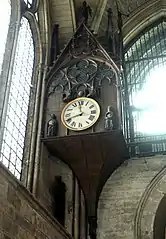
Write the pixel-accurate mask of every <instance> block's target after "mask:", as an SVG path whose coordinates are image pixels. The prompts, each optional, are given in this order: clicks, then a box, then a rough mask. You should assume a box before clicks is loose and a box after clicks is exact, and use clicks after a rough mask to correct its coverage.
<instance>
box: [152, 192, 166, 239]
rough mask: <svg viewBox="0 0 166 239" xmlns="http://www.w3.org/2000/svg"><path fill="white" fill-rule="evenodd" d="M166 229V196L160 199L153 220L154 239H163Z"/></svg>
mask: <svg viewBox="0 0 166 239" xmlns="http://www.w3.org/2000/svg"><path fill="white" fill-rule="evenodd" d="M165 228H166V195H165V196H164V197H163V198H162V200H161V202H160V204H159V206H158V209H157V212H156V216H155V220H154V228H153V230H154V237H153V238H154V239H165Z"/></svg>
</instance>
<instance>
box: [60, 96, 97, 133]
mask: <svg viewBox="0 0 166 239" xmlns="http://www.w3.org/2000/svg"><path fill="white" fill-rule="evenodd" d="M99 116H100V107H99V105H98V103H97V102H96V101H95V100H93V99H91V98H87V97H80V98H77V99H75V100H73V101H71V102H69V103H68V104H67V105H66V106H65V108H64V109H63V111H62V114H61V120H62V123H63V124H64V125H65V127H67V128H68V129H71V130H74V131H80V130H85V129H87V128H89V127H91V126H92V125H93V124H94V123H95V122H96V121H97V120H98V118H99Z"/></svg>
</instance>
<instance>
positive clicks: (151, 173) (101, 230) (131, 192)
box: [98, 156, 166, 239]
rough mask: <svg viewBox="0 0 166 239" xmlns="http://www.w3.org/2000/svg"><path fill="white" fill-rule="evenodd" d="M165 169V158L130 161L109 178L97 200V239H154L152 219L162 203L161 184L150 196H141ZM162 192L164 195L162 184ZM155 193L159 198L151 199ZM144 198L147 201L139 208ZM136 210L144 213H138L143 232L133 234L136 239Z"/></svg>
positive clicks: (156, 186)
mask: <svg viewBox="0 0 166 239" xmlns="http://www.w3.org/2000/svg"><path fill="white" fill-rule="evenodd" d="M165 165H166V156H157V157H149V158H136V159H132V160H131V159H130V160H128V161H126V162H125V163H124V164H123V165H122V166H120V167H119V168H118V169H117V170H116V171H115V172H114V173H113V174H112V176H111V177H110V178H109V179H108V181H107V182H106V184H105V186H104V188H103V191H102V193H101V196H100V200H99V205H98V239H101V238H102V239H109V238H112V239H121V238H123V239H133V238H141V239H145V238H146V239H147V238H149V239H152V238H153V233H152V231H153V220H152V219H153V218H154V215H155V210H156V209H157V205H159V202H160V200H161V194H162V189H161V186H160V184H161V183H160V184H159V183H158V185H157V184H156V185H155V190H153V192H152V193H151V195H150V194H149V195H144V193H145V192H146V191H147V188H148V187H149V185H150V184H151V183H152V182H153V181H154V177H155V176H156V175H158V173H159V172H160V171H161V170H162V168H163V167H164V166H165ZM159 186H160V187H159ZM163 188H164V191H163V192H165V188H166V187H165V186H164V183H163ZM159 191H160V192H159ZM148 192H149V190H148ZM157 192H158V194H160V197H159V196H158V197H157V196H155V195H154V196H153V194H157ZM143 195H144V198H146V197H147V198H146V200H144V202H143V205H141V206H140V202H141V200H142V197H143ZM156 198H157V199H158V198H159V199H158V200H157V199H156ZM139 207H141V209H139ZM147 208H148V209H147ZM154 208H155V210H154ZM138 210H139V211H141V210H143V212H142V213H139V214H140V216H139V220H140V223H139V224H140V228H139V230H140V231H142V232H141V233H140V234H138V233H136V234H137V235H140V236H137V235H135V231H136V227H137V225H136V223H137V222H136V221H138V220H137V219H136V216H137V214H138ZM145 219H146V220H145ZM147 225H148V226H147Z"/></svg>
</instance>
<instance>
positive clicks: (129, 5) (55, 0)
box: [49, 0, 165, 44]
mask: <svg viewBox="0 0 166 239" xmlns="http://www.w3.org/2000/svg"><path fill="white" fill-rule="evenodd" d="M82 2H83V1H82V0H49V3H50V13H51V16H50V17H51V23H52V25H54V24H59V34H60V39H61V42H63V44H65V43H67V42H68V41H69V39H70V38H71V36H72V35H73V32H74V31H75V30H76V16H77V14H78V9H79V8H80V7H81V5H82ZM164 2H165V1H164V0H87V3H88V4H89V6H90V7H91V9H92V12H93V16H92V18H90V20H89V28H90V29H91V30H93V31H94V33H96V34H98V36H104V35H105V32H106V28H107V21H108V19H107V10H108V8H112V11H113V22H114V24H115V29H116V25H117V5H118V8H119V10H120V12H121V13H124V14H129V18H126V17H123V23H125V22H126V21H129V19H131V18H133V17H134V16H135V15H136V14H138V13H139V12H141V11H142V10H141V9H144V6H145V9H146V11H148V9H149V11H150V8H153V7H154V6H155V3H156V6H158V7H160V5H161V4H164V5H165V3H164ZM154 9H155V8H154ZM140 10H141V11H140ZM140 17H143V15H142V16H139V18H140ZM138 23H139V20H138V21H135V22H134V24H138ZM131 24H132V23H131ZM132 27H133V26H132Z"/></svg>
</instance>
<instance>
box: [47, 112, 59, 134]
mask: <svg viewBox="0 0 166 239" xmlns="http://www.w3.org/2000/svg"><path fill="white" fill-rule="evenodd" d="M57 133H58V121H57V118H56V115H55V114H52V115H51V119H50V120H49V121H48V123H47V137H52V136H57Z"/></svg>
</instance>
